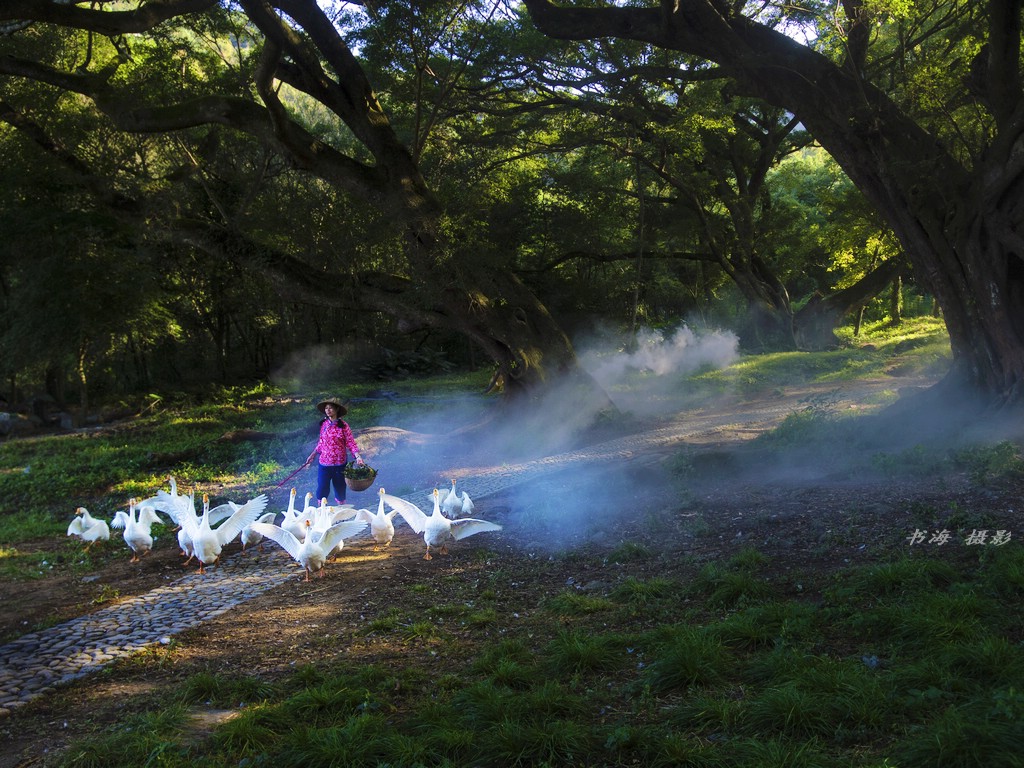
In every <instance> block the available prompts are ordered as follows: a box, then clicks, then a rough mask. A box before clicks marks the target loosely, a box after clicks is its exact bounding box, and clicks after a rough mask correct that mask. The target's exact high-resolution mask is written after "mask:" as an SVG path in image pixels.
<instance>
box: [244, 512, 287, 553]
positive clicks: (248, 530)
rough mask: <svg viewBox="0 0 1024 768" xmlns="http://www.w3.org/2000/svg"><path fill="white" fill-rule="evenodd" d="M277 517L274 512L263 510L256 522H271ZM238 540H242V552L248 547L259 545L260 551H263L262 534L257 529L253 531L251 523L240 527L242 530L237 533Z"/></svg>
mask: <svg viewBox="0 0 1024 768" xmlns="http://www.w3.org/2000/svg"><path fill="white" fill-rule="evenodd" d="M276 517H277V513H276V512H264V513H263V514H262V515H260V516H259V517H258V518H256V522H257V523H272V522H274V519H275V518H276ZM238 539H239V541H241V542H242V552H243V553H244V552H245V550H246V549H247V548H248V547H255V546H259V548H260V552H262V551H263V534H262V533H260V532H259V531H254V530H253V529H252V525H247V526H245V528H243V529H242V532H241V533H240V534H238Z"/></svg>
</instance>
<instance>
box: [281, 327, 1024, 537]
mask: <svg viewBox="0 0 1024 768" xmlns="http://www.w3.org/2000/svg"><path fill="white" fill-rule="evenodd" d="M575 346H576V349H577V353H578V356H579V360H580V364H581V367H582V368H583V369H584V370H585V371H586V372H587V373H588V374H589V375H590V376H591V377H592V378H593V380H594V381H596V382H597V384H598V385H599V387H598V388H597V389H596V390H595V388H593V387H589V388H588V387H582V386H580V384H579V382H576V381H559V382H554V383H552V384H551V386H550V387H549V388H548V392H547V393H546V394H545V395H544V396H543V397H537V398H534V399H532V400H530V401H528V402H518V403H515V404H511V405H510V404H509V403H506V402H505V401H503V400H502V399H501V398H500V397H498V396H495V395H483V394H482V393H480V394H472V395H465V396H457V397H456V396H447V395H437V396H433V397H423V398H422V399H423V400H424V401H425V402H427V403H429V404H430V407H429V408H425V409H424V411H423V414H422V416H420V417H417V418H416V420H415V421H412V420H410V417H409V415H408V413H407V412H405V411H401V412H400V411H397V410H396V411H395V413H394V416H391V415H389V414H387V413H385V414H384V415H383V416H382V417H381V418H380V420H379V421H378V422H377V423H376V424H368V423H365V422H364V421H362V420H361V418H360V409H359V398H356V399H354V401H353V403H352V408H351V412H350V414H349V415H348V416H347V417H346V418H347V420H348V421H349V423H350V424H351V425H352V426H353V428H354V429H355V430H356V432H357V434H358V433H360V432H364V431H367V435H368V436H369V433H372V432H373V431H374V430H379V428H380V427H397V428H398V429H394V430H391V432H392V433H397V434H398V438H397V440H396V441H394V442H393V444H391V445H387V444H386V443H381V444H380V447H381V450H380V451H379V453H378V454H377V455H376V456H374V454H372V453H371V454H370V463H371V464H373V465H374V466H377V468H378V469H379V470H380V472H381V474H380V476H379V478H378V483H377V484H376V485H375V486H373V488H372V489H371V491H369V492H365V493H362V494H353V498H350V501H353V502H354V503H356V504H357V506H371V507H373V508H376V503H377V496H376V490H377V489H378V488H379V487H381V486H383V487H385V488H387V490H388V491H389V492H390V493H396V494H397V495H400V496H402V497H403V498H407V499H408V500H409V501H412V502H413V503H415V504H417V505H419V506H420V507H421V508H422V509H424V510H425V511H428V512H429V510H430V509H431V503H430V501H429V496H428V492H429V488H416V489H410V488H403V487H401V485H399V486H398V487H396V486H395V485H394V483H396V482H398V479H400V478H402V477H411V476H416V477H422V478H427V479H428V482H432V483H433V484H434V485H436V487H438V488H439V489H440V490H441V491H442V492H447V490H448V488H449V487H450V484H451V482H450V481H451V477H453V476H455V477H456V478H457V480H458V484H457V489H458V490H459V491H460V492H461V491H465V492H467V493H469V494H470V496H472V497H474V498H475V499H476V498H479V497H480V492H481V490H483V491H485V492H486V491H489V490H490V489H489V488H486V487H485V486H486V485H487V483H486V479H485V477H484V475H483V474H482V472H483V470H484V468H494V467H498V468H500V467H503V466H505V467H513V468H514V467H517V466H518V465H522V464H527V463H528V462H531V461H539V460H542V459H544V457H549V456H555V455H558V454H561V453H563V452H565V451H568V450H570V449H572V448H574V447H576V446H577V445H578V443H579V438H580V435H581V434H582V433H583V432H584V430H587V429H589V428H592V427H593V426H594V425H595V424H598V425H603V426H604V427H605V428H606V429H605V430H604V435H603V437H604V439H608V438H609V437H620V436H625V435H626V434H629V433H630V432H632V431H634V430H635V429H637V428H638V427H637V425H638V424H639V423H643V424H645V425H654V424H657V423H658V422H659V419H660V418H662V417H664V418H665V419H669V418H672V417H673V416H675V415H676V414H678V413H680V412H681V411H682V412H685V411H689V410H690V409H692V408H693V407H694V403H693V395H692V393H689V392H688V391H687V386H686V379H687V377H689V376H691V375H692V374H693V373H695V372H697V371H700V370H702V369H716V368H723V367H726V366H728V365H730V364H732V363H734V362H736V361H737V360H738V358H739V353H738V340H737V337H736V335H735V334H733V333H731V332H729V331H726V330H701V331H695V330H693V329H692V328H690V327H689V326H686V325H682V326H680V327H678V328H675V329H672V330H668V331H654V330H651V329H643V330H641V331H640V332H639V333H637V334H636V336H635V337H634V338H630V337H628V336H624V335H622V334H617V333H613V332H611V331H608V330H605V329H595V330H594V331H592V332H591V333H589V334H588V335H587V336H586V337H585V338H579V339H577V340H575ZM335 354H336V352H335ZM333 359H335V360H336V359H337V358H333ZM331 362H332V355H331V353H329V352H326V351H325V352H323V353H321V354H317V353H315V352H313V353H310V352H306V353H303V355H302V356H301V358H297V359H296V360H295V361H292V362H291V363H290V367H289V376H290V377H296V376H298V380H301V376H300V373H301V372H303V371H304V372H306V373H308V374H310V375H311V377H312V379H311V380H324V379H323V378H319V379H318V378H317V376H316V374H318V373H319V374H321V375H322V374H323V368H324V367H325V366H329V365H330V364H331ZM941 375H942V372H941V371H939V372H936V373H935V375H934V377H932V378H933V380H936V379H938V378H939V377H940V376H941ZM334 378H337V377H334ZM927 378H928V377H927V376H921V377H919V378H916V379H914V380H907V379H905V378H901V377H900V376H899V375H898V374H894V375H893V377H892V381H891V384H890V383H889V382H888V381H887V382H885V383H884V384H883V386H884V387H885V388H891V390H893V391H898V390H901V389H903V388H904V387H906V388H907V389H919V388H921V387H923V386H927V385H928V383H929V382H927V381H926V380H927ZM292 380H293V381H294V380H295V379H292ZM388 387H391V388H392V389H393V390H394V392H393V394H394V395H395V396H397V397H399V398H402V397H403V393H402V391H401V390H402V386H401V382H395V383H394V384H393V385H389V384H385V385H383V388H388ZM297 389H304V388H302V387H297ZM367 396H368V397H373V398H374V399H378V398H379V397H380V396H381V395H380V393H374V392H371V391H369V388H368V392H367ZM609 401H610V402H609ZM927 403H931V405H930V406H928V407H923V406H924V405H925V404H927ZM610 404H613V405H614V408H612V407H610ZM439 405H440V407H438V406H439ZM794 410H796V408H795V409H794ZM978 414H979V409H978V408H977V407H976V406H973V405H972V404H971V402H970V399H969V398H968V397H967V396H966V393H964V392H960V393H954V392H953V390H952V388H951V387H946V388H945V389H944V390H942V391H938V390H934V389H933V390H929V392H928V393H927V394H926V395H925V396H923V397H914V398H904V399H901V400H899V402H897V403H896V404H895V406H890V407H888V408H886V409H885V411H884V413H882V414H880V415H879V416H877V417H869V416H858V417H857V418H856V419H854V420H851V421H852V423H851V427H850V430H851V431H849V433H847V434H845V437H844V433H842V432H839V431H837V432H836V433H835V435H834V437H835V438H836V439H835V440H833V441H831V442H830V443H829V444H828V445H822V444H820V443H814V442H813V441H811V443H809V444H808V445H807V446H799V445H798V446H797V447H796V448H797V449H796V450H794V449H792V448H791V449H788V450H787V452H786V454H785V456H786V458H785V462H784V463H785V466H783V459H782V457H781V454H780V455H779V456H774V454H773V456H772V460H771V461H769V462H767V463H766V464H765V466H764V467H763V468H761V467H759V468H758V471H763V472H764V474H763V477H762V479H763V480H764V481H765V482H775V481H783V482H787V483H794V482H796V483H808V484H813V485H814V486H816V487H820V486H821V484H822V483H829V482H832V481H830V480H828V479H827V478H828V477H829V473H834V472H835V470H836V467H837V466H842V465H844V464H845V462H846V461H847V460H854V459H856V460H857V461H860V462H861V463H863V462H864V459H865V456H866V455H869V454H871V453H874V452H875V451H878V450H885V451H888V452H889V453H890V454H892V455H895V456H896V457H897V458H896V459H895V460H897V461H899V460H900V459H899V458H898V456H899V452H900V451H901V450H912V449H913V447H914V446H919V445H926V446H929V447H935V446H937V445H939V444H940V441H941V444H942V445H947V446H952V445H954V444H956V443H957V442H958V441H964V440H966V439H968V437H970V438H972V439H975V440H984V439H985V438H986V437H987V438H988V439H990V441H991V442H995V441H997V440H998V439H1008V438H1012V437H1014V436H1016V437H1017V438H1019V437H1020V431H1021V430H1020V428H1019V427H1016V428H1015V431H1014V434H1013V435H1010V434H1006V435H1001V436H998V437H997V436H994V435H993V433H992V432H989V431H986V432H985V433H984V435H983V434H981V433H979V432H978V429H979V428H980V426H981V424H982V423H983V421H984V422H985V423H986V430H988V429H991V424H990V423H988V422H989V420H982V419H980V418H978ZM314 416H315V415H314ZM312 418H313V416H311V419H312ZM1010 421H1011V420H1009V419H1004V420H1003V426H1004V428H1008V426H1009V423H1010ZM1012 421H1013V424H1015V425H1017V424H1019V421H1017V420H1012ZM620 426H621V429H619V427H620ZM609 427H610V429H608V428H609ZM800 448H805V450H803V451H802V452H801V451H800V450H799V449H800ZM679 450H680V452H682V451H684V450H685V446H682V445H681V446H680V448H679ZM746 481H748V482H750V481H754V478H753V476H752V475H751V476H749V477H747V479H746ZM640 484H643V486H644V489H645V491H648V492H649V491H651V490H652V489H654V490H655V491H656V492H659V493H662V494H671V493H672V492H673V488H677V487H678V486H674V485H673V484H672V483H671V482H670V478H668V476H667V473H666V470H664V468H663V467H662V466H660V465H658V464H657V463H656V462H650V461H646V462H645V461H642V460H632V458H631V457H628V456H627V457H619V458H617V457H612V458H611V459H610V460H602V461H596V462H593V461H592V462H580V463H578V464H576V465H574V466H573V467H572V468H571V469H568V470H560V471H558V472H557V473H556V474H552V475H550V476H548V477H547V478H546V479H544V480H543V481H527V482H525V483H523V484H522V485H519V486H517V487H516V488H515V489H514V492H513V494H512V497H511V498H512V500H511V503H510V509H508V510H504V511H502V513H501V514H502V518H501V519H497V520H496V522H501V523H502V524H504V525H505V526H506V532H508V533H510V534H511V535H508V536H503V540H505V541H506V542H508V543H512V544H514V545H516V546H524V547H527V548H529V549H530V550H531V551H537V552H544V551H554V550H558V549H561V548H564V547H567V546H574V545H578V544H579V543H580V542H581V541H585V540H601V541H603V542H607V543H610V544H611V545H613V546H614V545H615V544H616V543H617V542H615V541H614V537H615V535H616V531H617V528H616V521H617V520H618V519H619V517H620V516H621V515H624V514H625V515H633V516H635V515H637V514H643V515H652V516H656V515H657V514H659V513H661V512H662V508H659V509H638V508H637V507H636V504H635V503H634V501H633V500H634V499H635V498H637V497H638V495H639V494H638V490H639V487H640ZM646 498H651V497H650V495H648V496H646ZM667 504H668V505H669V506H671V500H669V501H668V502H667ZM474 516H475V517H480V518H484V519H488V500H487V499H481V501H480V502H479V503H478V504H477V509H476V511H475V512H474ZM484 535H486V534H484Z"/></svg>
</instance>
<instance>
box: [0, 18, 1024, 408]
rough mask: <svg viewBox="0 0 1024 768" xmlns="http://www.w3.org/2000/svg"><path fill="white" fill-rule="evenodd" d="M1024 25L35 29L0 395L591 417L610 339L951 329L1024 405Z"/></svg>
mask: <svg viewBox="0 0 1024 768" xmlns="http://www.w3.org/2000/svg"><path fill="white" fill-rule="evenodd" d="M1020 20H1021V7H1020V2H1011V1H1010V0H991V1H990V2H987V3H973V2H964V1H962V0H931V2H927V3H898V2H890V0H847V1H846V2H844V3H842V4H839V5H837V4H833V3H824V2H819V1H818V0H811V2H809V3H804V4H801V5H800V6H799V7H795V6H791V5H784V4H775V3H758V4H743V3H739V4H731V5H726V4H724V3H720V2H717V0H692V1H691V2H686V3H676V4H673V3H670V2H669V3H664V2H663V3H661V4H650V3H648V4H638V5H636V6H628V7H627V6H622V5H619V4H591V3H582V4H580V3H565V4H563V6H556V5H552V4H550V3H548V2H546V1H545V0H527V2H524V3H516V2H504V1H503V0H465V1H464V2H453V1H452V0H423V1H422V2H414V3H411V4H387V3H377V2H370V1H366V2H340V1H338V0H321V1H320V2H314V0H237V2H225V1H217V0H149V2H146V1H145V0H141V1H136V0H118V1H117V2H104V1H103V0H92V1H90V2H78V1H77V0H13V1H12V2H6V3H4V4H3V6H2V7H0V157H2V160H3V163H2V167H0V174H3V177H4V178H3V183H2V184H0V232H2V233H3V235H4V236H3V237H2V238H0V254H2V256H0V369H2V380H0V393H3V395H4V396H5V397H6V399H7V400H8V401H9V402H10V403H12V404H22V403H25V402H28V401H31V400H33V399H39V398H46V399H48V400H49V401H52V402H53V403H55V404H56V405H57V406H59V407H60V408H61V409H64V410H73V411H76V412H78V413H79V414H85V413H87V412H88V411H89V408H90V405H95V404H96V403H99V402H106V401H111V400H115V401H116V400H117V399H118V398H125V397H130V396H132V395H137V394H138V393H141V392H157V391H173V390H189V389H194V388H202V387H203V386H206V385H209V384H211V383H214V384H233V383H239V382H248V381H252V380H257V379H260V380H262V379H270V380H277V381H285V382H299V383H301V382H303V381H305V380H308V379H309V378H311V377H326V378H327V379H329V378H330V377H331V376H354V375H358V376H365V377H367V378H380V379H387V378H390V377H393V376H397V375H403V374H406V373H415V372H417V371H420V370H423V371H432V370H437V369H438V368H441V369H451V368H465V369H474V370H478V369H481V368H487V369H493V372H494V383H495V386H496V387H500V388H503V389H504V391H505V392H507V393H509V394H511V395H516V394H523V393H531V392H535V391H537V390H538V389H541V388H543V387H544V386H545V384H546V382H550V381H551V380H552V376H553V375H554V374H560V375H564V374H568V375H571V376H575V377H577V378H578V380H579V383H580V386H591V385H592V383H593V382H592V381H588V376H587V374H586V372H585V371H582V370H581V369H580V366H579V361H578V359H577V356H576V351H575V349H576V342H577V340H578V339H579V338H580V336H581V335H582V334H585V333H589V332H591V331H593V329H594V327H595V326H596V325H598V324H600V325H601V326H602V327H605V328H608V329H610V331H611V332H613V333H614V334H616V337H617V338H619V339H620V340H621V343H622V344H624V345H628V344H630V343H633V340H634V339H635V338H636V334H637V332H638V331H639V330H640V329H642V328H653V329H660V330H661V331H663V332H665V333H671V332H672V331H673V330H674V329H677V328H679V327H681V326H682V325H684V324H685V325H687V326H689V327H691V328H695V329H704V328H708V329H721V328H725V329H730V330H733V331H735V332H736V333H737V335H738V337H739V339H740V343H741V346H742V348H743V349H744V350H747V351H751V352H754V351H758V350H780V349H792V350H817V349H822V348H827V347H828V346H830V345H832V344H834V343H835V337H834V335H833V330H834V329H835V328H836V327H837V326H838V325H839V324H840V323H853V324H858V323H860V322H862V321H863V320H864V319H875V320H877V319H880V318H888V319H890V320H891V321H892V322H899V320H900V318H901V317H902V316H903V314H904V313H919V314H920V313H932V312H941V314H942V316H943V317H944V318H945V319H946V322H947V326H948V328H949V332H950V339H951V343H952V349H953V355H954V363H955V365H954V371H953V373H952V374H951V376H955V377H957V378H958V379H959V380H965V381H967V382H968V383H970V384H971V385H972V386H973V387H974V388H975V389H976V391H977V392H979V393H980V394H982V395H984V396H985V397H988V398H991V399H993V400H995V401H997V402H1014V401H1016V400H1018V399H1019V397H1020V395H1021V384H1022V381H1024V320H1022V318H1024V311H1022V310H1024V307H1022V306H1021V302H1024V290H1022V286H1024V261H1022V258H1021V256H1020V253H1021V242H1020V232H1019V228H1020V226H1021V225H1020V222H1021V221H1024V219H1022V217H1021V216H1020V215H1018V214H1019V211H1018V210H1017V209H1018V206H1019V205H1020V204H1021V195H1022V192H1021V189H1022V187H1021V185H1020V184H1019V183H1018V178H1019V175H1020V173H1021V171H1022V170H1024V169H1022V167H1021V166H1020V164H1019V162H1018V161H1017V160H1015V158H1017V157H1019V156H1020V154H1021V153H1020V151H1019V146H1020V142H1021V140H1022V139H1021V135H1020V131H1018V130H1016V129H1015V126H1016V125H1017V124H1018V123H1019V119H1020V118H1019V113H1020V110H1021V106H1022V104H1024V101H1022V99H1021V78H1020Z"/></svg>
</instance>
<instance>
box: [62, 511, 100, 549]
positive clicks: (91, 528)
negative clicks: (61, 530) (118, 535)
mask: <svg viewBox="0 0 1024 768" xmlns="http://www.w3.org/2000/svg"><path fill="white" fill-rule="evenodd" d="M68 536H77V537H78V538H80V539H81V540H82V541H84V542H87V543H86V545H85V551H86V552H88V551H89V547H91V546H92V545H93V544H95V543H96V542H97V541H107V540H109V539H110V526H109V525H107V521H106V520H101V519H100V518H98V517H93V516H92V515H90V514H89V510H88V509H86V508H85V507H79V508H78V509H76V510H75V519H74V520H72V521H71V524H70V525H69V526H68Z"/></svg>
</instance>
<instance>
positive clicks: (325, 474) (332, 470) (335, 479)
mask: <svg viewBox="0 0 1024 768" xmlns="http://www.w3.org/2000/svg"><path fill="white" fill-rule="evenodd" d="M331 483H334V501H335V502H336V503H338V504H344V503H345V491H346V490H347V489H348V486H347V485H345V465H344V464H333V465H332V464H327V465H324V464H318V465H317V473H316V499H315V501H316V503H317V506H319V505H320V499H327V502H328V503H330V501H331V495H330V490H331Z"/></svg>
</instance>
